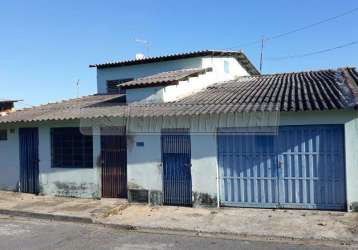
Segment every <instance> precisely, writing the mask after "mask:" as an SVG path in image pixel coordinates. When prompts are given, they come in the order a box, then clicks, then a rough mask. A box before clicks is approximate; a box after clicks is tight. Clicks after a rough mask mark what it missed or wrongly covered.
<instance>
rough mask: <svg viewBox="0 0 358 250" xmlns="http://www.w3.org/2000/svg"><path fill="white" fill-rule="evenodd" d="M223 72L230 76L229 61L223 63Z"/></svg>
mask: <svg viewBox="0 0 358 250" xmlns="http://www.w3.org/2000/svg"><path fill="white" fill-rule="evenodd" d="M224 72H225V73H226V74H230V63H229V61H224Z"/></svg>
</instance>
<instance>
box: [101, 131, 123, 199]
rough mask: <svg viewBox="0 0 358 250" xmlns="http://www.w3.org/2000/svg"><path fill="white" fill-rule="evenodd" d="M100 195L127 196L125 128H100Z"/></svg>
mask: <svg viewBox="0 0 358 250" xmlns="http://www.w3.org/2000/svg"><path fill="white" fill-rule="evenodd" d="M101 162H102V197H104V198H127V138H126V135H125V128H123V127H109V128H101Z"/></svg>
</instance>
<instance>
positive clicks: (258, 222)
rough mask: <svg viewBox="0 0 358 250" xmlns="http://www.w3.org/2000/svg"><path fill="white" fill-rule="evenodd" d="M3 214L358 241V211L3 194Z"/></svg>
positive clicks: (231, 234) (280, 237)
mask: <svg viewBox="0 0 358 250" xmlns="http://www.w3.org/2000/svg"><path fill="white" fill-rule="evenodd" d="M0 214H7V215H19V216H32V217H38V218H44V219H57V220H64V221H78V222H86V223H98V224H102V225H106V226H112V227H118V228H122V229H125V228H127V229H136V230H141V231H152V230H154V231H170V232H177V233H180V232H181V233H183V232H186V233H196V234H203V235H205V234H208V235H220V236H228V237H242V238H246V239H249V238H253V239H254V238H255V239H258V238H259V239H267V240H270V239H273V240H300V241H327V242H335V243H338V244H342V243H344V244H353V245H358V214H357V213H343V212H324V211H306V210H272V209H248V208H247V209H246V208H221V209H216V208H213V209H207V208H185V207H165V206H162V207H150V206H146V205H138V204H137V205H136V204H131V205H129V204H128V203H127V202H126V201H125V200H118V199H103V200H91V199H74V198H58V197H46V196H35V195H30V194H20V193H12V192H0Z"/></svg>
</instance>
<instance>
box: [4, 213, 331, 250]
mask: <svg viewBox="0 0 358 250" xmlns="http://www.w3.org/2000/svg"><path fill="white" fill-rule="evenodd" d="M0 249H1V250H5V249H34V250H35V249H36V250H39V249H86V250H91V249H114V250H116V249H118V250H119V249H138V250H141V249H145V250H148V249H158V250H161V249H185V250H187V249H205V250H210V249H220V250H224V249H250V250H254V249H267V250H273V249H285V250H290V249H292V250H293V249H295V250H303V249H307V250H308V249H315V250H317V249H322V250H328V249H337V247H323V246H304V245H291V244H286V243H274V242H255V241H240V240H228V239H214V238H206V237H192V236H183V235H168V234H155V233H153V234H152V233H138V232H129V231H120V230H116V229H111V228H104V227H101V226H96V225H85V224H75V223H64V222H52V221H45V220H35V219H24V218H19V217H16V218H10V217H0Z"/></svg>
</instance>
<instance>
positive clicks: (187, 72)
mask: <svg viewBox="0 0 358 250" xmlns="http://www.w3.org/2000/svg"><path fill="white" fill-rule="evenodd" d="M211 70H212V68H204V69H203V68H192V69H180V70H174V71H167V72H161V73H159V74H155V75H151V76H147V77H142V78H137V79H134V80H132V81H129V82H125V83H122V84H120V86H121V87H122V88H138V87H148V86H151V87H152V86H162V85H173V84H177V83H178V82H179V81H184V80H187V79H188V78H190V77H194V76H198V75H200V74H205V73H206V72H208V71H211Z"/></svg>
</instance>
